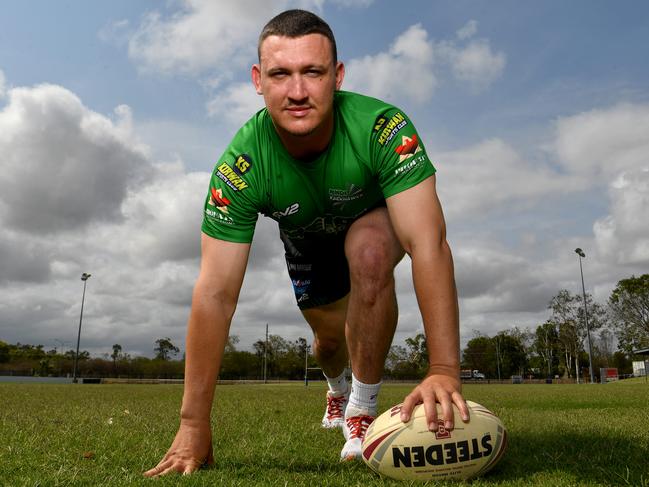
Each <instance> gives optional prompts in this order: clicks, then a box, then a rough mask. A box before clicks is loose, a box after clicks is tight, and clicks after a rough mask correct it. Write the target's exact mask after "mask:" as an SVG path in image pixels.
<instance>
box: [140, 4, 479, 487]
mask: <svg viewBox="0 0 649 487" xmlns="http://www.w3.org/2000/svg"><path fill="white" fill-rule="evenodd" d="M258 50H259V64H256V65H254V66H253V67H252V80H253V83H254V86H255V88H256V90H257V93H258V94H260V95H263V97H264V101H265V104H266V108H265V109H264V110H261V111H260V112H258V113H257V114H256V115H255V116H253V118H252V119H250V120H249V121H248V122H247V123H246V124H245V125H244V126H243V127H242V128H241V129H240V130H239V132H238V133H237V134H236V135H235V137H234V139H233V140H232V142H231V144H230V146H229V147H228V148H227V150H226V151H225V153H224V154H223V156H222V157H221V158H220V159H219V161H218V162H217V164H216V169H215V171H214V173H213V175H212V178H211V183H210V190H209V194H208V197H207V200H206V203H205V218H204V221H203V227H202V231H203V235H202V237H201V238H202V241H201V242H202V243H201V249H202V258H201V269H200V274H199V277H198V280H197V282H196V286H195V288H194V293H193V301H192V309H191V313H190V318H189V323H188V331H187V343H186V366H185V367H186V368H185V390H184V396H183V403H182V408H181V421H180V427H179V430H178V433H177V434H176V437H175V439H174V441H173V443H172V445H171V447H170V449H169V451H168V452H167V454H166V455H165V457H164V458H163V459H162V460H161V461H160V463H159V464H158V465H157V466H156V467H155V468H153V469H151V470H149V471H147V472H146V473H145V475H147V476H156V475H163V474H166V473H169V472H174V471H176V472H183V473H190V472H193V471H194V470H196V469H197V468H199V467H200V466H201V465H202V464H203V463H208V464H209V463H211V462H212V441H211V427H210V412H211V407H212V400H213V395H214V385H215V381H216V377H217V373H218V370H219V366H220V362H221V357H222V354H223V349H224V345H225V342H226V340H227V337H228V330H229V326H230V322H231V319H232V316H233V314H234V311H235V308H236V304H237V301H238V297H239V291H240V288H241V284H242V281H243V277H244V273H245V269H246V264H247V259H248V253H249V249H250V242H251V241H252V235H253V232H254V226H255V222H256V219H257V214H258V213H263V214H265V215H266V216H269V217H270V218H273V219H275V220H277V221H278V223H279V229H280V236H281V238H282V241H283V242H284V247H285V250H286V261H287V266H288V271H289V275H290V277H291V280H292V282H293V286H294V291H295V296H296V300H297V303H298V306H299V308H300V310H301V311H302V314H303V315H304V317H305V319H306V321H307V322H308V323H309V325H310V326H311V328H312V330H313V333H314V343H313V351H314V355H315V357H316V358H317V360H318V362H319V364H320V366H321V367H322V370H323V372H324V374H325V376H326V378H327V382H328V384H329V392H328V393H327V409H326V412H325V416H324V418H323V420H322V425H323V426H324V427H336V426H342V427H343V432H344V435H345V439H346V442H345V444H344V446H343V449H342V452H341V459H342V460H349V459H355V458H359V457H360V454H361V441H362V438H363V436H364V434H365V431H366V429H367V426H368V425H369V424H370V423H371V421H372V420H373V419H374V417H376V414H377V395H378V392H379V387H380V385H381V376H382V373H383V367H384V362H385V357H386V354H387V352H388V349H389V347H390V344H391V341H392V337H393V335H394V331H395V327H396V323H397V314H398V313H397V303H396V295H395V289H394V277H393V271H394V267H395V266H396V264H397V263H398V262H399V261H400V260H401V258H402V257H403V255H404V253H408V254H409V256H410V257H411V259H412V272H413V281H414V286H415V292H416V294H417V299H418V303H419V308H420V311H421V315H422V318H423V322H424V327H425V330H426V335H427V344H428V350H429V353H430V369H429V373H428V375H427V376H426V378H425V379H424V380H423V381H422V382H421V384H419V385H418V386H417V387H416V388H415V389H414V390H413V392H412V393H411V394H410V395H408V396H407V397H406V398H405V401H404V405H403V408H402V416H401V419H402V420H403V421H408V420H409V417H410V415H411V413H412V410H413V407H414V406H415V405H416V404H417V403H421V402H423V404H424V408H425V411H426V417H427V420H428V422H429V425H430V429H431V430H437V428H438V418H437V406H436V403H440V405H441V411H442V418H439V421H440V422H441V424H443V425H444V426H445V427H446V428H449V429H450V428H453V411H452V404H455V405H456V406H457V407H458V408H459V410H460V412H461V415H462V418H463V419H464V420H468V409H467V407H466V404H465V402H464V399H463V398H462V395H461V393H460V379H459V337H458V335H459V333H458V309H457V295H456V290H455V283H454V277H453V263H452V258H451V253H450V249H449V247H448V245H447V243H446V238H445V224H444V218H443V215H442V210H441V207H440V204H439V200H438V199H437V195H436V192H435V176H434V172H435V170H434V168H433V166H432V164H431V162H430V161H429V160H428V157H427V155H426V152H425V150H424V147H423V145H422V144H421V142H420V138H419V136H418V134H417V133H416V131H415V129H414V127H413V125H412V122H411V121H410V120H409V119H408V118H407V117H406V116H405V115H404V114H403V112H401V111H400V110H398V109H397V108H395V107H393V106H391V105H387V104H385V103H383V102H381V101H379V100H375V99H372V98H367V97H364V96H361V95H357V94H353V93H346V92H341V91H338V90H339V89H340V87H341V85H342V82H343V77H344V66H343V64H342V63H341V62H339V61H337V55H336V44H335V40H334V37H333V34H332V32H331V29H330V28H329V26H328V25H327V24H326V23H325V22H324V21H323V20H322V19H320V18H319V17H317V16H316V15H314V14H312V13H310V12H306V11H303V10H289V11H287V12H284V13H282V14H280V15H278V16H277V17H275V18H273V19H272V20H271V21H270V22H269V23H268V24H267V25H266V27H264V29H263V31H262V33H261V35H260V40H259V46H258ZM348 360H349V361H351V367H352V384H351V390H350V388H349V386H348V384H347V381H346V379H345V377H344V375H343V371H344V368H345V365H346V364H347V362H348Z"/></svg>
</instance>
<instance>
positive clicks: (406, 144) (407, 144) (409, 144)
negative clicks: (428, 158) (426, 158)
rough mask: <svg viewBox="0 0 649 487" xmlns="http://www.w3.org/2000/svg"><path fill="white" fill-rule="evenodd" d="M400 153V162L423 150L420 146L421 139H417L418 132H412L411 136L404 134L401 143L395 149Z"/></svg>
mask: <svg viewBox="0 0 649 487" xmlns="http://www.w3.org/2000/svg"><path fill="white" fill-rule="evenodd" d="M394 151H395V152H396V153H397V154H399V162H403V161H405V160H406V159H408V158H409V157H412V156H414V155H415V154H416V153H417V152H420V151H421V147H420V146H419V141H418V140H417V134H412V138H411V137H407V136H405V135H404V136H402V137H401V145H400V146H399V147H397V148H396V149H395V150H394Z"/></svg>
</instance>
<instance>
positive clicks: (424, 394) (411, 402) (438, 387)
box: [401, 374, 469, 431]
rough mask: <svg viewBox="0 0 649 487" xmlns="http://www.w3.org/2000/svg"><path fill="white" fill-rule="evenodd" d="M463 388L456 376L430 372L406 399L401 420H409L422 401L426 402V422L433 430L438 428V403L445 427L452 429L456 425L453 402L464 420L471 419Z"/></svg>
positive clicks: (402, 407)
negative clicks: (462, 391)
mask: <svg viewBox="0 0 649 487" xmlns="http://www.w3.org/2000/svg"><path fill="white" fill-rule="evenodd" d="M461 389H462V384H461V382H460V380H459V379H457V378H455V377H452V376H449V375H445V374H430V375H429V376H427V377H426V378H425V379H424V380H423V381H421V384H419V385H418V386H417V387H415V389H414V390H413V391H412V392H411V393H410V394H408V396H406V398H405V399H404V401H403V405H402V406H401V421H403V422H404V423H406V422H408V421H409V420H410V416H411V414H412V410H413V409H414V407H415V406H416V405H417V404H421V403H423V404H424V410H425V411H426V422H427V423H428V429H429V430H431V431H437V429H438V423H437V420H438V418H437V404H436V403H439V404H440V405H441V407H442V420H443V421H444V428H446V429H448V430H452V429H453V427H454V426H455V425H454V424H453V416H454V415H453V404H455V405H456V406H457V408H458V409H459V411H460V417H461V418H462V421H464V422H467V421H469V408H468V407H467V405H466V402H464V398H463V397H462V393H461V392H460V391H461Z"/></svg>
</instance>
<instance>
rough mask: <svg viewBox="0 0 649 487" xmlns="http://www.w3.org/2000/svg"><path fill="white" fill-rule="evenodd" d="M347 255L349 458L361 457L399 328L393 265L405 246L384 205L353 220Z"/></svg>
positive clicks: (345, 449) (345, 451)
mask: <svg viewBox="0 0 649 487" xmlns="http://www.w3.org/2000/svg"><path fill="white" fill-rule="evenodd" d="M345 255H346V256H347V262H348V264H349V273H350V280H351V291H350V295H349V302H348V305H347V323H346V329H345V333H346V338H347V348H348V350H349V355H350V359H351V365H352V374H353V375H352V392H351V397H350V400H349V404H348V406H347V410H346V414H345V427H344V431H345V437H346V439H347V442H346V443H345V446H344V447H343V450H342V452H341V459H342V460H351V459H356V458H359V457H360V455H361V449H360V448H361V441H362V439H363V437H364V436H365V431H366V429H367V427H368V426H369V424H370V423H371V422H372V421H373V418H374V417H376V414H377V396H378V392H379V388H380V385H381V377H382V375H383V369H384V365H385V358H386V356H387V353H388V350H389V348H390V344H391V343H392V338H393V336H394V331H395V329H396V326H397V318H398V310H397V299H396V293H395V287H394V267H395V266H396V265H397V264H398V263H399V261H400V260H401V259H402V258H403V255H404V250H403V249H402V247H401V245H400V244H399V241H398V239H397V236H396V235H395V233H394V230H393V228H392V224H391V223H390V218H389V216H388V212H387V209H386V208H377V209H375V210H373V211H372V212H370V213H368V214H367V215H364V216H363V217H362V218H359V219H358V220H357V221H355V222H354V223H353V225H352V226H351V227H350V229H349V232H348V233H347V238H346V240H345Z"/></svg>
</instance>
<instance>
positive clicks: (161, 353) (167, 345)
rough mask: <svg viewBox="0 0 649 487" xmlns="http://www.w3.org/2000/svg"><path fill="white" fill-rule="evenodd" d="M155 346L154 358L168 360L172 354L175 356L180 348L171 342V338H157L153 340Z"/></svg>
mask: <svg viewBox="0 0 649 487" xmlns="http://www.w3.org/2000/svg"><path fill="white" fill-rule="evenodd" d="M155 343H156V345H157V347H155V348H154V349H153V351H154V352H155V358H157V359H159V360H170V359H171V357H172V356H176V355H177V354H178V352H179V351H180V349H179V348H178V347H177V346H175V345H174V344H173V343H171V338H169V337H165V338H158V339H157V340H156V341H155Z"/></svg>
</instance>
